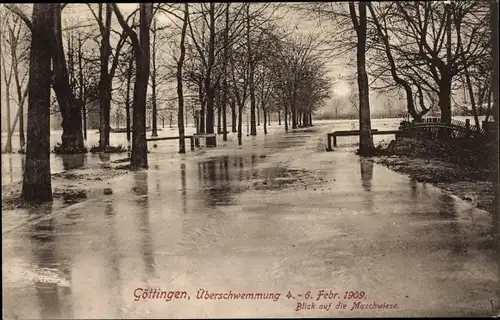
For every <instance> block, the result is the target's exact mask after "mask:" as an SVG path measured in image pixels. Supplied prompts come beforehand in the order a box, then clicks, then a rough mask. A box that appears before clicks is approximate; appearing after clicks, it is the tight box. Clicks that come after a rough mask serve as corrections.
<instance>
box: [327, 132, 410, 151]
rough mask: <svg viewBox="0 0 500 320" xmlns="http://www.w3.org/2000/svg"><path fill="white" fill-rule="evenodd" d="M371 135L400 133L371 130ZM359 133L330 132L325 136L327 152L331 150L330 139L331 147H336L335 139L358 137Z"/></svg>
mask: <svg viewBox="0 0 500 320" xmlns="http://www.w3.org/2000/svg"><path fill="white" fill-rule="evenodd" d="M371 133H372V135H377V134H382V135H383V134H396V135H397V134H399V133H401V130H387V131H378V129H372V130H371ZM359 134H360V131H359V130H341V131H334V132H330V133H328V134H327V135H326V139H327V147H326V150H327V151H331V150H332V139H331V138H332V137H333V146H334V147H337V137H347V136H359Z"/></svg>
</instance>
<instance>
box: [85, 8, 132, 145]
mask: <svg viewBox="0 0 500 320" xmlns="http://www.w3.org/2000/svg"><path fill="white" fill-rule="evenodd" d="M87 6H88V7H89V9H90V11H91V12H92V15H93V16H94V18H95V20H96V21H97V24H98V26H99V31H100V34H101V42H100V66H101V72H100V81H99V105H100V129H99V148H100V149H101V150H102V151H105V150H106V149H107V148H108V147H109V134H110V129H111V126H110V112H111V100H112V88H113V87H112V83H113V78H114V75H115V72H116V69H117V67H118V63H119V56H120V51H121V49H122V47H123V45H124V44H125V39H126V37H127V34H126V32H125V31H123V32H122V33H121V34H120V39H119V40H118V43H117V45H116V49H115V52H114V56H113V58H112V60H111V68H110V65H109V61H110V58H111V56H112V47H111V42H110V39H111V37H110V36H111V32H112V29H111V22H112V13H113V9H112V6H111V4H110V3H107V4H102V3H100V4H98V12H97V13H96V12H95V11H94V9H93V8H92V5H90V4H88V5H87ZM136 12H137V10H134V11H133V12H132V13H131V14H130V15H129V16H128V17H127V19H126V20H125V21H126V22H127V23H128V21H129V20H130V19H131V18H132V17H133V16H134V15H135V14H136Z"/></svg>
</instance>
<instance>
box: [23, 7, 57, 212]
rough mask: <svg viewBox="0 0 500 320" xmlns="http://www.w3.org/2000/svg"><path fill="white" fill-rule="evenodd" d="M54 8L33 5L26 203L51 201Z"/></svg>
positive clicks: (25, 176) (24, 191)
mask: <svg viewBox="0 0 500 320" xmlns="http://www.w3.org/2000/svg"><path fill="white" fill-rule="evenodd" d="M53 14H54V10H53V7H52V5H51V4H45V3H35V4H34V5H33V16H32V19H33V22H29V26H30V29H31V37H32V40H31V49H30V68H29V70H30V71H29V94H28V130H27V144H26V163H25V167H24V175H23V187H22V196H23V199H24V200H25V201H27V202H47V201H52V184H51V174H50V82H48V81H47V79H49V78H50V77H51V58H52V52H51V48H50V46H48V45H47V43H51V42H52V39H51V38H52V26H53V24H54V16H53Z"/></svg>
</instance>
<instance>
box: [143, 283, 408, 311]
mask: <svg viewBox="0 0 500 320" xmlns="http://www.w3.org/2000/svg"><path fill="white" fill-rule="evenodd" d="M281 297H283V298H286V299H287V300H298V301H297V305H296V307H295V311H306V310H322V311H329V310H330V309H336V310H345V311H354V310H373V309H379V310H380V309H398V308H399V306H398V305H397V304H392V303H386V302H368V301H367V297H366V294H365V292H364V291H345V292H342V293H340V292H334V291H332V290H317V291H316V292H315V293H314V294H313V293H312V292H311V291H307V292H306V293H304V294H301V293H298V294H293V293H292V292H291V291H288V293H287V294H286V295H283V296H282V295H281V293H279V292H252V293H250V292H233V291H231V290H230V291H225V292H210V291H208V290H205V289H199V290H198V291H197V292H196V299H197V300H270V301H274V302H276V301H278V300H279V299H280V298H281ZM140 300H164V301H167V302H169V301H172V300H191V296H190V295H189V294H188V292H187V291H168V290H163V289H148V288H136V289H135V290H134V301H140ZM304 300H305V301H304ZM308 300H309V301H308ZM345 300H350V301H349V302H350V303H349V305H348V304H347V303H346V302H345ZM325 302H326V303H325Z"/></svg>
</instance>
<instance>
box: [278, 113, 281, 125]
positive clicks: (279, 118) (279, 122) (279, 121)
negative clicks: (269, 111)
mask: <svg viewBox="0 0 500 320" xmlns="http://www.w3.org/2000/svg"><path fill="white" fill-rule="evenodd" d="M278 126H281V111H279V110H278Z"/></svg>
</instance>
